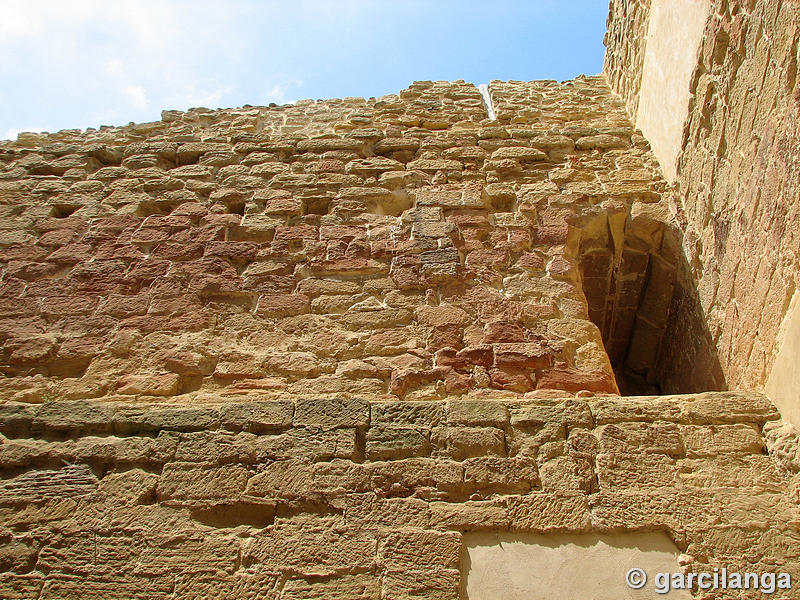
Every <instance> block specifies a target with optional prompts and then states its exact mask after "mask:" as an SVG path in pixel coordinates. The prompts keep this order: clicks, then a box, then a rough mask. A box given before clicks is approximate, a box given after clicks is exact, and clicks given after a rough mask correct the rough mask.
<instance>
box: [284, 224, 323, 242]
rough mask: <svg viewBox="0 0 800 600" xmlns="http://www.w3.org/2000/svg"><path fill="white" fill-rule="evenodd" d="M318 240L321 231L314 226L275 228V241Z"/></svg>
mask: <svg viewBox="0 0 800 600" xmlns="http://www.w3.org/2000/svg"><path fill="white" fill-rule="evenodd" d="M318 239H319V230H318V228H317V227H314V226H313V225H287V226H285V227H284V226H281V227H276V228H275V241H289V240H318Z"/></svg>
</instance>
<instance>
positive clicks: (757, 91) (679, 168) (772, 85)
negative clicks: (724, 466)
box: [606, 0, 800, 412]
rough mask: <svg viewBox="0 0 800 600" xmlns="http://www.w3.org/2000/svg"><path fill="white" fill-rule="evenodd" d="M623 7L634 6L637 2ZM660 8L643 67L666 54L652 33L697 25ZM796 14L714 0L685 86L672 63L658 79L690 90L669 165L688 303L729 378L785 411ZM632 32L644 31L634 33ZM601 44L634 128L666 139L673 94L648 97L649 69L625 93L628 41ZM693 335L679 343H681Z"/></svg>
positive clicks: (794, 267)
mask: <svg viewBox="0 0 800 600" xmlns="http://www.w3.org/2000/svg"><path fill="white" fill-rule="evenodd" d="M615 4H616V3H614V4H612V8H611V18H610V19H611V21H612V23H610V31H614V30H616V29H619V28H622V27H623V25H622V24H616V23H615V22H616V20H617V19H620V18H622V13H621V11H620V9H618V8H616V6H615ZM622 4H625V5H629V6H633V7H636V8H637V9H639V8H641V5H640V4H639V3H635V2H627V3H622ZM688 4H693V5H694V4H695V3H691V2H690V3H687V5H688ZM659 6H660V5H659V3H654V4H653V6H652V12H651V13H650V15H649V18H648V19H647V21H648V23H649V24H648V28H649V31H650V38H649V40H650V41H649V44H653V45H648V47H647V48H646V49H645V51H644V54H645V56H646V58H645V61H644V65H645V71H648V72H649V70H650V65H653V73H654V74H655V73H656V70H655V66H657V63H659V62H661V63H664V62H665V61H666V60H667V59H665V58H664V57H665V56H666V55H667V54H668V53H670V52H672V51H671V50H670V49H669V48H668V47H665V44H663V43H660V42H658V39H659V36H661V39H662V41H663V39H665V37H664V36H667V35H668V34H662V33H660V31H661V30H663V29H667V30H672V31H680V32H681V33H680V34H673V35H680V36H683V35H685V34H686V32H688V31H690V30H692V29H694V28H695V27H696V26H697V25H698V22H699V19H700V13H701V12H702V11H701V10H700V7H699V6H695V8H696V9H697V10H695V11H691V10H685V11H681V14H680V16H678V18H677V19H676V18H675V14H672V17H670V18H668V17H669V15H668V14H667V13H664V12H661V13H659V12H658V11H659ZM661 10H662V11H663V7H662V8H661ZM799 11H800V9H799V8H798V6H797V4H796V3H792V2H780V1H769V2H768V1H757V0H746V1H745V0H736V1H727V0H718V1H717V2H715V3H714V4H713V6H712V7H711V10H710V13H709V14H710V15H711V16H710V17H709V19H708V20H707V22H706V27H705V31H704V33H703V37H702V40H701V43H700V48H699V52H698V58H697V65H696V68H694V71H693V74H692V75H691V77H689V76H688V71H687V70H685V67H686V64H684V65H683V67H682V69H681V71H682V72H683V73H684V74H685V75H686V79H685V84H684V87H683V89H681V85H680V81H679V78H678V77H677V75H678V73H677V71H676V72H675V73H674V75H675V77H673V78H671V79H670V78H669V77H667V81H672V83H671V85H670V87H671V88H672V89H673V90H677V92H678V93H680V94H684V93H685V94H688V98H689V100H688V102H687V106H686V118H685V123H684V124H683V125H682V126H683V127H684V128H683V134H682V139H681V148H680V154H679V156H678V160H677V163H676V172H675V183H676V191H677V202H678V208H679V211H680V212H682V213H683V214H682V217H681V219H682V220H683V223H682V236H683V247H684V252H685V257H686V260H687V264H688V265H689V266H690V269H689V270H688V271H687V273H686V278H687V280H688V281H690V282H692V283H693V284H694V285H695V286H696V289H697V295H696V298H694V299H688V300H687V302H686V303H685V304H686V305H687V306H689V305H691V304H696V305H697V307H699V309H700V313H701V314H702V316H703V320H704V322H705V323H706V325H707V327H708V331H709V335H710V340H711V341H712V343H713V345H714V347H715V348H716V352H717V354H718V356H719V360H720V363H721V367H722V371H723V375H724V378H725V380H726V381H727V384H728V386H729V387H731V388H752V389H762V388H764V386H765V384H767V388H768V389H769V393H770V394H771V396H772V397H773V398H774V399H775V400H776V402H778V403H779V404H780V405H782V406H783V407H785V408H786V409H787V410H788V412H791V411H792V410H794V409H793V408H790V407H795V406H798V405H800V399H798V397H797V391H796V390H797V386H796V385H794V384H793V383H792V381H793V379H792V376H793V370H794V365H795V364H796V361H794V360H792V358H791V357H790V353H791V352H792V348H794V347H796V346H797V339H796V338H800V333H798V332H797V330H798V329H800V327H798V326H797V325H796V322H797V320H798V316H797V315H794V316H791V315H790V313H791V312H792V311H790V310H789V307H790V304H792V303H791V300H792V297H793V295H794V294H795V290H796V280H797V274H798V244H799V243H800V240H798V231H799V230H800V207H799V206H798V193H800V175H799V173H800V169H798V166H800V165H798V163H800V152H798V150H797V148H798V129H797V119H798V99H800V91H799V90H798V86H797V61H798V26H799V25H800V16H799V14H798V13H799ZM642 21H644V19H643V18H640V19H639V21H638V22H639V23H640V24H641V22H642ZM640 26H641V25H640ZM627 27H629V28H630V27H636V24H629V25H627ZM694 30H695V31H697V30H696V29H694ZM631 39H641V34H640V33H634V34H632V38H631ZM607 43H608V51H607V58H606V70H607V74H608V76H609V80H610V81H611V83H612V86H613V87H615V90H616V91H617V92H618V93H620V94H621V95H622V96H623V97H624V98H626V100H627V101H628V105H629V106H631V105H633V106H636V107H637V108H638V113H637V124H638V125H640V126H642V127H644V126H645V125H646V124H647V123H650V122H657V121H658V120H659V119H664V118H665V117H668V118H669V120H670V122H668V123H667V125H668V128H669V129H670V131H671V132H672V133H671V134H670V135H674V132H675V127H676V126H677V121H676V115H677V113H675V112H674V110H673V109H674V107H672V106H671V105H670V104H671V103H670V101H669V98H670V97H672V96H671V95H670V94H665V95H664V98H662V101H661V102H660V103H659V102H658V96H657V95H652V94H651V95H650V96H649V99H648V95H647V93H646V89H645V88H646V87H647V86H648V84H647V81H648V78H649V75H647V73H646V74H645V75H644V76H641V78H642V85H641V92H640V97H639V98H638V99H633V98H630V94H631V89H632V88H631V86H630V85H627V84H626V82H628V81H630V80H635V79H636V78H637V77H640V74H639V67H638V65H637V64H636V63H635V62H630V63H629V64H628V65H626V64H625V63H624V62H623V61H622V60H621V59H620V57H624V56H626V55H628V54H629V53H630V50H629V47H628V46H629V45H630V42H621V41H619V40H618V39H617V38H616V37H614V36H609V37H608V38H607ZM667 75H668V73H667ZM675 97H677V96H675ZM670 115H671V116H670ZM648 137H650V136H648ZM651 141H652V142H653V146H654V148H655V149H656V154H657V155H658V156H659V159H660V160H661V162H662V165H663V166H664V167H665V170H666V172H667V175H668V176H669V175H670V167H669V161H670V160H671V154H670V153H668V152H667V153H665V152H662V151H660V150H659V149H658V147H657V146H658V142H659V139H658V135H652V139H651ZM792 305H793V306H797V302H794V303H793V304H792ZM795 312H797V309H796V310H795ZM793 323H794V325H793ZM675 341H676V342H677V341H679V340H675ZM692 343H693V342H692V340H691V339H686V340H684V341H683V342H681V343H680V346H681V347H690V346H691V345H692ZM785 412H786V411H785Z"/></svg>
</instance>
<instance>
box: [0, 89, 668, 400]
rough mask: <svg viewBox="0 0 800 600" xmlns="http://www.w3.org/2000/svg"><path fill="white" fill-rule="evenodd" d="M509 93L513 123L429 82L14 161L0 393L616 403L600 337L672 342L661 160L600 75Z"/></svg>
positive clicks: (618, 355) (12, 151)
mask: <svg viewBox="0 0 800 600" xmlns="http://www.w3.org/2000/svg"><path fill="white" fill-rule="evenodd" d="M491 96H492V100H493V103H494V105H495V108H496V111H497V115H498V120H497V121H490V120H488V118H487V112H486V110H485V108H484V106H483V104H482V99H481V96H480V94H479V92H478V90H477V89H476V88H475V87H474V86H472V85H470V84H464V83H442V82H440V83H432V82H427V83H426V82H421V83H418V84H415V85H413V86H411V87H410V88H409V89H407V90H404V91H403V92H401V93H400V94H399V95H398V96H389V97H384V98H380V99H370V100H363V99H354V98H350V99H345V100H330V101H325V102H311V101H308V102H300V103H298V104H297V105H296V106H286V107H264V108H249V107H246V108H243V109H236V110H224V111H209V110H202V109H196V110H192V111H189V112H188V113H174V112H166V113H165V114H164V118H163V120H162V121H161V122H157V123H149V124H142V125H130V126H128V127H122V128H108V129H105V128H104V129H101V130H100V131H88V132H85V133H82V132H72V131H66V132H60V133H58V134H53V135H33V134H23V135H22V136H21V138H20V140H19V141H17V142H11V143H4V144H3V145H2V146H0V161H1V162H0V164H2V165H3V167H2V171H0V203H1V204H0V210H2V212H3V215H4V218H3V220H2V224H1V225H0V227H2V229H1V230H0V258H1V259H2V265H3V269H4V270H3V280H2V289H0V300H1V301H2V306H1V307H0V312H1V313H2V314H1V315H0V317H1V318H0V342H1V343H2V347H0V368H2V370H3V371H4V373H5V375H6V378H4V379H2V381H0V387H2V389H3V390H4V393H5V394H7V395H8V397H10V398H14V399H17V400H22V401H30V402H41V401H43V400H47V399H50V398H57V397H58V398H75V399H85V398H98V399H106V400H114V399H116V400H119V399H122V398H123V397H128V398H129V399H130V398H131V397H142V398H153V397H174V396H181V397H183V398H184V399H186V400H190V399H192V398H195V397H199V398H201V399H202V398H203V397H204V398H205V400H208V399H209V398H211V397H213V396H215V395H219V394H221V395H222V396H223V397H229V398H234V399H235V398H237V397H239V398H241V397H247V395H248V394H251V393H254V394H257V395H258V396H259V397H264V396H267V397H277V396H281V395H286V394H289V395H293V394H298V393H303V394H336V393H350V394H358V395H359V396H361V397H364V398H381V397H387V398H389V397H395V398H405V399H435V398H439V399H441V398H444V397H445V396H447V397H451V396H453V395H461V394H471V395H478V396H480V395H481V394H489V393H490V394H495V395H497V394H504V393H505V394H512V395H513V394H522V393H526V392H531V391H534V390H547V389H550V390H562V391H568V392H572V393H574V392H577V391H580V390H588V391H596V392H616V391H617V384H616V382H615V378H614V374H613V372H612V368H611V364H610V363H609V360H608V358H607V356H606V352H605V350H604V347H603V340H605V341H606V344H607V345H609V347H611V346H614V347H615V350H614V351H613V360H614V361H615V362H623V361H624V359H625V356H626V353H627V350H628V346H629V341H630V340H631V339H633V343H634V344H635V345H638V346H647V349H648V351H649V350H650V348H654V347H657V345H658V344H659V341H660V336H661V332H662V330H663V323H662V322H661V321H662V320H663V319H662V316H663V315H661V314H658V315H656V314H650V313H655V312H659V311H662V312H663V310H662V307H661V306H659V305H653V306H650V307H648V306H647V305H645V306H644V307H643V308H642V309H641V310H638V300H637V299H638V297H639V296H640V295H643V294H644V295H646V294H647V285H648V264H649V261H650V256H651V254H652V255H660V254H665V261H666V262H665V263H664V264H665V265H666V267H665V268H666V269H667V271H668V272H669V271H670V270H671V269H673V267H672V265H671V264H670V263H674V257H670V256H669V253H670V249H669V248H666V249H664V251H663V252H662V235H661V229H662V228H663V224H661V223H660V221H659V219H661V218H663V213H664V211H663V210H661V209H660V208H659V207H660V206H661V204H659V203H660V201H661V199H662V194H661V193H662V191H663V190H664V189H665V184H664V182H663V180H662V179H661V176H660V173H659V170H658V166H657V164H656V162H655V159H654V158H653V156H652V154H651V153H650V152H649V151H648V149H647V145H646V143H645V142H644V140H643V139H642V138H641V136H637V135H635V134H634V131H633V129H632V127H631V124H630V122H629V120H628V117H627V115H626V113H625V110H624V107H623V106H622V104H621V103H620V102H619V101H618V100H617V99H616V98H615V97H614V96H613V95H612V94H611V93H610V90H609V88H608V86H607V85H606V83H605V80H604V78H603V77H595V78H582V79H578V80H575V81H571V82H566V83H563V84H558V83H555V82H533V83H521V82H516V83H514V82H510V83H502V82H495V83H493V84H492V87H491ZM673 254H674V252H673ZM623 285H625V286H627V288H625V289H624V290H623V288H622V286H623ZM587 298H588V304H587ZM626 302H627V303H626ZM651 304H652V303H651ZM637 311H638V312H637ZM590 317H591V319H592V320H593V321H594V322H595V323H597V324H598V326H599V327H600V330H602V333H600V331H599V330H598V326H595V325H594V324H593V323H592V321H590V320H589V318H590ZM637 319H638V321H637ZM644 321H647V322H648V323H650V325H648V327H643V326H641V323H643V322H644ZM637 323H639V326H638V329H636V330H635V331H634V328H635V326H637ZM601 338H602V339H601ZM634 354H635V357H634V358H635V360H634V362H636V365H635V367H636V369H638V371H639V372H642V373H646V371H647V370H648V369H649V368H650V367H652V364H653V358H652V357H651V356H650V355H649V354H648V353H644V354H642V353H640V352H638V351H636V352H634ZM212 399H213V398H212Z"/></svg>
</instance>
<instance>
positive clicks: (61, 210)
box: [50, 204, 81, 219]
mask: <svg viewBox="0 0 800 600" xmlns="http://www.w3.org/2000/svg"><path fill="white" fill-rule="evenodd" d="M80 207H81V206H80V204H57V205H56V206H54V207H53V210H51V211H50V216H51V217H55V218H56V219H66V218H67V217H69V216H72V213H74V212H75V211H76V210H78V209H79V208H80Z"/></svg>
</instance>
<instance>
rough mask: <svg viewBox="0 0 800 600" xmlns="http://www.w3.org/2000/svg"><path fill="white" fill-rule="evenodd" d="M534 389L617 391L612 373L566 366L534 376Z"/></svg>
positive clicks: (615, 392)
mask: <svg viewBox="0 0 800 600" xmlns="http://www.w3.org/2000/svg"><path fill="white" fill-rule="evenodd" d="M536 389H537V390H542V389H552V390H564V391H566V392H571V393H576V392H580V391H582V390H589V391H591V392H598V393H607V394H618V393H619V389H618V388H617V382H616V381H615V379H614V375H613V374H612V373H606V372H605V371H579V370H578V369H568V368H560V369H549V370H547V371H545V372H543V373H542V374H540V375H539V376H538V377H537V378H536Z"/></svg>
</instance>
